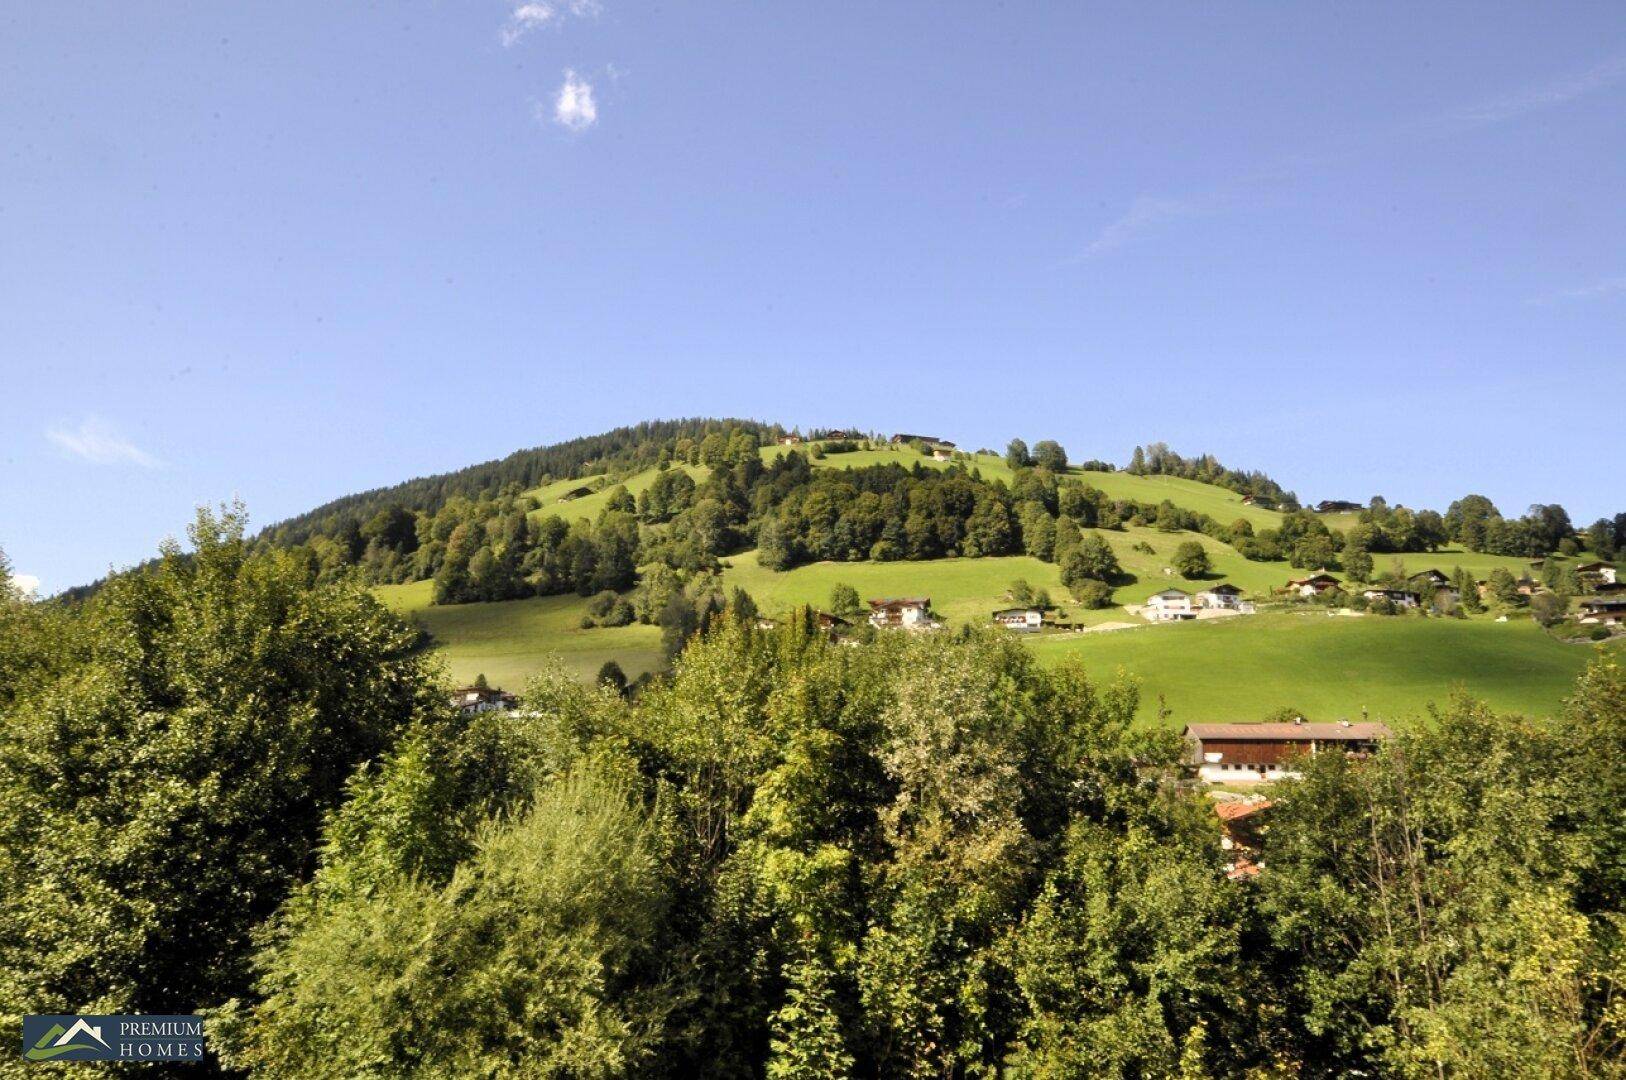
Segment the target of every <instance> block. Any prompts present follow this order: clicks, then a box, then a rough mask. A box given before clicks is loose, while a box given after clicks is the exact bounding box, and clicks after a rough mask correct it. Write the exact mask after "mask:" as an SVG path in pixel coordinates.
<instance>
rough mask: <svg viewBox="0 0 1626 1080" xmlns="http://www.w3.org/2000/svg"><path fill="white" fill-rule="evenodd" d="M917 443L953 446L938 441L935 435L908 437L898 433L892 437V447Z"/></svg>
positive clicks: (940, 440)
mask: <svg viewBox="0 0 1626 1080" xmlns="http://www.w3.org/2000/svg"><path fill="white" fill-rule="evenodd" d="M917 442H923V443H925V444H926V445H927V446H953V445H954V444H953V443H951V442H944V441H943V440H942V439H939V438H938V437H937V436H935V435H909V434H906V433H904V432H901V431H900V432H898V434H896V435H894V436H892V445H893V446H898V445H900V444H904V443H917Z"/></svg>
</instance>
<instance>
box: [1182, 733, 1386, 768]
mask: <svg viewBox="0 0 1626 1080" xmlns="http://www.w3.org/2000/svg"><path fill="white" fill-rule="evenodd" d="M1185 737H1186V742H1187V743H1188V744H1190V747H1191V756H1190V758H1189V759H1188V760H1189V761H1190V763H1191V764H1192V766H1194V767H1195V768H1196V770H1197V775H1198V776H1199V777H1201V778H1202V779H1204V780H1206V781H1208V782H1209V783H1211V784H1247V783H1258V782H1259V781H1261V780H1279V779H1281V778H1283V777H1286V776H1293V775H1296V774H1295V771H1294V769H1293V765H1294V763H1295V762H1296V761H1298V760H1299V759H1301V758H1304V757H1308V756H1312V755H1315V754H1324V753H1327V752H1329V751H1338V752H1340V753H1356V754H1365V753H1370V752H1371V751H1373V750H1375V749H1376V748H1377V745H1378V743H1379V742H1381V741H1382V740H1384V739H1386V738H1388V737H1389V728H1388V726H1387V725H1384V724H1379V723H1376V722H1372V721H1361V722H1360V723H1352V722H1351V721H1348V720H1340V721H1338V722H1336V723H1330V724H1312V723H1309V722H1307V721H1304V720H1294V721H1291V722H1289V723H1279V724H1189V725H1187V726H1186V731H1185Z"/></svg>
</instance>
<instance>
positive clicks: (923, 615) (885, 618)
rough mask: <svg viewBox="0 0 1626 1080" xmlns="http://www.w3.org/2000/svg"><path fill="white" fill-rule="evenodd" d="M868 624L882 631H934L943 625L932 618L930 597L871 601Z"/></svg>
mask: <svg viewBox="0 0 1626 1080" xmlns="http://www.w3.org/2000/svg"><path fill="white" fill-rule="evenodd" d="M869 622H870V625H871V626H874V627H877V628H879V629H882V630H936V629H938V628H939V627H941V626H942V625H943V624H942V623H940V622H938V621H937V620H936V619H934V618H932V601H931V598H930V597H919V598H912V597H906V598H902V599H896V600H892V599H888V600H871V601H870V602H869Z"/></svg>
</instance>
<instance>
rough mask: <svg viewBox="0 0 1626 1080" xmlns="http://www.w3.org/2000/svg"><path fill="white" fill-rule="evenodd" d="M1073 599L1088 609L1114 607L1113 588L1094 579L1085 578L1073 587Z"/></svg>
mask: <svg viewBox="0 0 1626 1080" xmlns="http://www.w3.org/2000/svg"><path fill="white" fill-rule="evenodd" d="M1073 597H1074V598H1075V599H1076V600H1077V601H1078V602H1079V603H1080V604H1082V605H1083V606H1084V607H1087V608H1097V609H1099V608H1109V607H1111V606H1112V586H1111V585H1108V584H1107V583H1106V582H1104V581H1097V580H1095V579H1094V578H1085V579H1083V580H1082V581H1080V582H1079V583H1078V584H1077V585H1075V586H1073Z"/></svg>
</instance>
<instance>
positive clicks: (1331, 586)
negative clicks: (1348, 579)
mask: <svg viewBox="0 0 1626 1080" xmlns="http://www.w3.org/2000/svg"><path fill="white" fill-rule="evenodd" d="M1287 588H1288V589H1289V590H1290V591H1291V592H1295V593H1297V594H1298V595H1300V596H1304V597H1310V596H1320V595H1321V594H1322V593H1324V592H1335V591H1342V590H1343V588H1344V586H1343V584H1342V583H1341V582H1340V581H1339V580H1338V579H1337V578H1335V577H1333V576H1332V575H1331V574H1328V573H1326V572H1322V573H1319V574H1312V575H1310V576H1309V577H1306V578H1288V579H1287Z"/></svg>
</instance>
